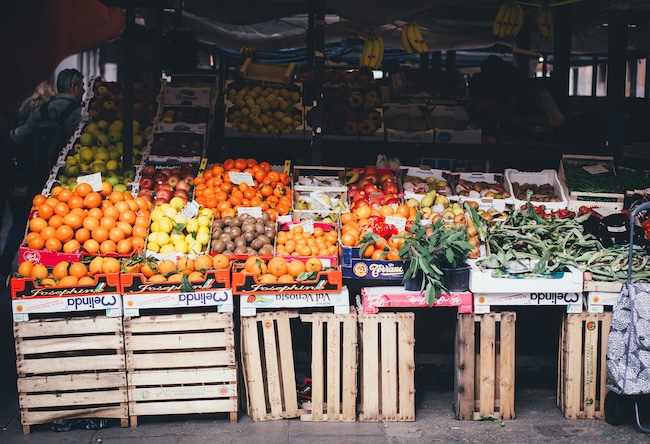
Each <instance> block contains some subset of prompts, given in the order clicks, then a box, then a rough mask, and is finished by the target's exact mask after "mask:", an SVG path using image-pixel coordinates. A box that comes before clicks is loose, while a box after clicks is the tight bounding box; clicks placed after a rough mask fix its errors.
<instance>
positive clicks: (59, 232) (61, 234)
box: [54, 225, 74, 243]
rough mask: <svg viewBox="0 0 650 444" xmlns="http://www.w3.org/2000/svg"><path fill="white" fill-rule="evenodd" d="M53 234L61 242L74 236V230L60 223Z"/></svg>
mask: <svg viewBox="0 0 650 444" xmlns="http://www.w3.org/2000/svg"><path fill="white" fill-rule="evenodd" d="M54 236H55V237H56V238H57V239H58V240H60V241H61V243H66V242H68V241H69V240H72V239H73V238H74V230H73V229H72V228H70V227H69V226H68V225H61V226H60V227H59V228H57V229H56V234H55V235H54Z"/></svg>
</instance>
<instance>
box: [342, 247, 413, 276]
mask: <svg viewBox="0 0 650 444" xmlns="http://www.w3.org/2000/svg"><path fill="white" fill-rule="evenodd" d="M341 270H342V272H343V277H344V278H350V279H371V280H376V279H381V280H399V281H401V280H402V278H403V277H404V262H403V261H380V260H372V259H362V258H361V256H360V255H359V247H348V246H345V245H343V246H342V247H341Z"/></svg>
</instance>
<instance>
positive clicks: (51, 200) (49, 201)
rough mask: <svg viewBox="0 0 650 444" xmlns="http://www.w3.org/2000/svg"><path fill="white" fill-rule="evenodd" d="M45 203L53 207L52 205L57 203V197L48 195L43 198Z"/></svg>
mask: <svg viewBox="0 0 650 444" xmlns="http://www.w3.org/2000/svg"><path fill="white" fill-rule="evenodd" d="M45 203H46V204H48V205H51V206H52V208H54V206H55V205H56V204H58V203H59V199H57V198H56V197H52V196H50V197H48V198H47V199H45Z"/></svg>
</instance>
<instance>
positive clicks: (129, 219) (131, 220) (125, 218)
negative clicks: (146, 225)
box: [119, 209, 137, 225]
mask: <svg viewBox="0 0 650 444" xmlns="http://www.w3.org/2000/svg"><path fill="white" fill-rule="evenodd" d="M136 217H137V216H136V215H135V213H134V212H133V211H131V210H130V209H128V210H125V211H121V212H120V215H119V219H120V221H122V222H126V223H128V224H130V225H133V224H135V219H136Z"/></svg>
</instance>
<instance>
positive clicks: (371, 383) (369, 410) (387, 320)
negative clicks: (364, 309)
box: [359, 312, 415, 421]
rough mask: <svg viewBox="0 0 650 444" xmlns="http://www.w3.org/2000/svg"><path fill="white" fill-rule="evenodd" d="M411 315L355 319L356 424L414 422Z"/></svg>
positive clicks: (413, 319) (413, 339) (412, 328)
mask: <svg viewBox="0 0 650 444" xmlns="http://www.w3.org/2000/svg"><path fill="white" fill-rule="evenodd" d="M414 327H415V313H407V312H402V313H379V314H373V315H365V314H360V315H359V329H360V330H359V331H360V335H361V383H360V386H361V393H360V404H359V421H415V356H414V347H415V335H414Z"/></svg>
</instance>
